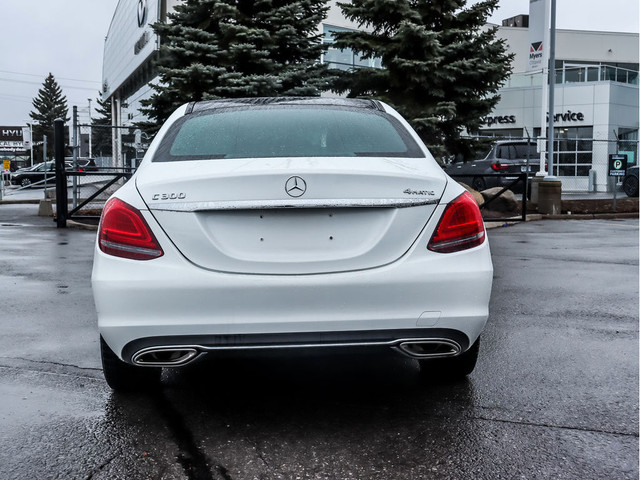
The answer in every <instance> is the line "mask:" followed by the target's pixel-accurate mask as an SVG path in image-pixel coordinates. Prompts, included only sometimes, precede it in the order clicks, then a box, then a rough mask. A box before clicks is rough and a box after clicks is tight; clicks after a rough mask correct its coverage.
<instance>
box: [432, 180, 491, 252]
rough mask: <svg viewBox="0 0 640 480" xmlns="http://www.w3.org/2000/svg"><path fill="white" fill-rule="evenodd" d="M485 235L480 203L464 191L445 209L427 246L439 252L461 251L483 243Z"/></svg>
mask: <svg viewBox="0 0 640 480" xmlns="http://www.w3.org/2000/svg"><path fill="white" fill-rule="evenodd" d="M484 237H485V234H484V223H483V222H482V215H480V209H479V208H478V204H477V203H476V201H475V199H474V198H473V195H471V194H470V193H469V192H464V193H463V194H462V195H460V196H459V197H458V198H456V199H455V200H454V201H453V202H451V203H450V204H449V205H448V206H447V208H446V209H445V211H444V213H443V214H442V218H441V219H440V223H438V226H437V227H436V231H435V232H434V234H433V236H432V237H431V240H430V241H429V245H428V246H427V248H428V249H429V250H431V251H433V252H438V253H452V252H459V251H460V250H466V249H468V248H473V247H477V246H478V245H481V244H482V242H484Z"/></svg>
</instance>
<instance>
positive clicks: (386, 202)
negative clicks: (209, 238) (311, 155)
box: [148, 198, 438, 212]
mask: <svg viewBox="0 0 640 480" xmlns="http://www.w3.org/2000/svg"><path fill="white" fill-rule="evenodd" d="M437 203H438V199H437V198H384V199H382V198H356V199H336V200H329V199H318V200H315V199H314V200H239V201H219V202H171V203H168V202H149V203H148V206H149V209H150V210H160V211H169V212H205V211H211V210H270V209H279V208H407V207H417V206H420V205H435V204H437Z"/></svg>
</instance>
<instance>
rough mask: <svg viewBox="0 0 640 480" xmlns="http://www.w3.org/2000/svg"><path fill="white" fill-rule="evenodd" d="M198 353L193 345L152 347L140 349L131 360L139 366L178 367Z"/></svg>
mask: <svg viewBox="0 0 640 480" xmlns="http://www.w3.org/2000/svg"><path fill="white" fill-rule="evenodd" d="M199 354H200V352H199V351H198V350H197V349H196V348H194V347H152V348H145V349H144V350H140V351H139V352H137V353H136V354H135V355H133V357H132V358H131V361H132V362H133V364H134V365H139V366H141V367H179V366H181V365H186V364H187V363H190V362H192V361H193V360H195V358H196V357H197V356H198V355H199Z"/></svg>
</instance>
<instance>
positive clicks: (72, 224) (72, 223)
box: [67, 220, 98, 232]
mask: <svg viewBox="0 0 640 480" xmlns="http://www.w3.org/2000/svg"><path fill="white" fill-rule="evenodd" d="M67 228H77V229H79V230H91V231H93V232H97V231H98V225H90V224H88V223H81V222H76V221H75V220H67Z"/></svg>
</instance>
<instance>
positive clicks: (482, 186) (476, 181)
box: [471, 177, 487, 192]
mask: <svg viewBox="0 0 640 480" xmlns="http://www.w3.org/2000/svg"><path fill="white" fill-rule="evenodd" d="M471 188H473V189H474V190H475V191H476V192H481V191H483V190H486V189H487V182H485V181H484V178H482V177H473V180H471Z"/></svg>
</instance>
